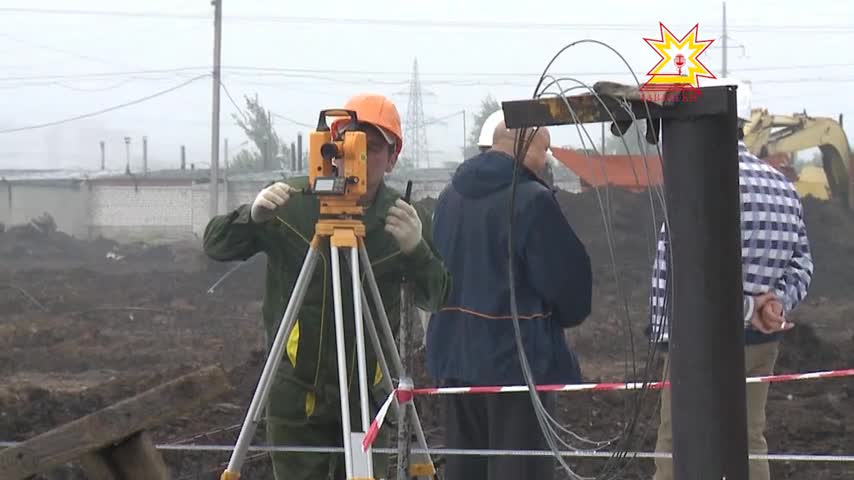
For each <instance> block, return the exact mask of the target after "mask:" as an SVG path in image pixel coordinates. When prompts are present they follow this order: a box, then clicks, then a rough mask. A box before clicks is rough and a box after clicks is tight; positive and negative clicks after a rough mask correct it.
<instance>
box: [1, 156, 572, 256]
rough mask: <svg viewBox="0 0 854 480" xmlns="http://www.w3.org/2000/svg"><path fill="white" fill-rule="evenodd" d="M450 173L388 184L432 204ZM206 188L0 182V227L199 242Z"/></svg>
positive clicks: (231, 184)
mask: <svg viewBox="0 0 854 480" xmlns="http://www.w3.org/2000/svg"><path fill="white" fill-rule="evenodd" d="M560 170H565V169H558V170H556V172H555V180H556V183H557V185H558V186H559V187H560V188H562V189H564V190H568V191H571V192H578V191H580V185H579V183H578V178H577V177H575V176H573V175H567V174H566V173H564V172H561V171H560ZM452 175H453V169H430V170H423V171H418V172H411V171H410V172H406V171H400V172H395V174H393V175H389V176H387V177H386V181H387V183H388V184H389V185H390V186H391V187H393V188H395V189H397V190H399V191H400V192H401V193H403V192H404V191H405V189H406V181H407V180H409V179H412V180H413V186H412V198H413V200H416V201H417V200H421V199H423V198H427V197H432V198H436V197H438V195H439V194H440V193H441V191H442V189H444V188H445V186H446V185H447V184H448V182H449V181H450V179H451V176H452ZM266 183H267V181H266V180H230V181H228V182H227V183H224V184H223V185H221V186H220V193H219V209H220V212H228V211H231V210H232V209H234V208H236V207H237V206H238V205H240V204H243V203H251V202H252V201H253V200H254V199H255V196H256V195H257V194H258V191H259V190H260V189H261V188H263V186H264V185H265V184H266ZM209 202H210V185H209V184H207V183H200V184H190V183H189V182H188V181H185V182H177V181H172V182H163V184H151V183H149V184H145V182H140V183H138V184H134V183H133V182H132V181H115V182H112V181H111V182H105V181H94V182H91V183H88V182H85V181H52V182H46V181H42V182H15V183H9V182H0V222H2V223H5V224H16V223H25V222H27V221H29V220H30V219H31V218H33V217H37V216H39V215H41V214H42V213H45V212H47V213H49V214H51V215H52V216H53V217H54V219H55V221H56V223H57V227H58V228H59V229H60V230H61V231H64V232H66V233H69V234H71V235H75V236H78V237H81V238H86V237H88V238H95V237H97V236H104V237H107V238H112V239H115V240H118V241H135V240H143V241H148V242H155V243H156V242H170V241H175V240H187V239H191V240H192V239H196V240H197V239H200V238H201V237H202V236H203V234H204V230H205V227H206V226H207V223H208V221H209V219H210V213H209V209H210V203H209Z"/></svg>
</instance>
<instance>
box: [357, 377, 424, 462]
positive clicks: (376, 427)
mask: <svg viewBox="0 0 854 480" xmlns="http://www.w3.org/2000/svg"><path fill="white" fill-rule="evenodd" d="M414 386H415V384H414V383H413V381H412V379H411V378H408V377H404V378H401V379H400V383H399V384H398V387H397V388H396V389H395V390H394V391H393V392H391V394H390V395H389V396H388V398H387V399H386V400H385V403H383V406H382V407H380V411H379V412H377V416H376V417H375V418H374V421H373V422H371V426H370V427H369V428H368V431H367V432H365V438H363V439H362V451H363V452H367V451H368V449H369V448H371V445H373V443H374V440H376V438H377V435H378V434H379V433H380V428H381V427H382V426H383V422H384V421H385V416H386V414H387V413H388V407H390V406H391V401H392V399H393V398H394V397H397V404H398V405H401V406H402V405H403V404H405V403H408V402H411V401H412V398H413V397H414Z"/></svg>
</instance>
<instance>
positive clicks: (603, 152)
mask: <svg viewBox="0 0 854 480" xmlns="http://www.w3.org/2000/svg"><path fill="white" fill-rule="evenodd" d="M599 155H602V156H604V155H605V122H602V150H601V151H600V152H599Z"/></svg>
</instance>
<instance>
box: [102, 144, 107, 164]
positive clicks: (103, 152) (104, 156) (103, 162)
mask: <svg viewBox="0 0 854 480" xmlns="http://www.w3.org/2000/svg"><path fill="white" fill-rule="evenodd" d="M106 164H107V158H106V153H105V150H104V141H103V140H101V171H103V170H104V169H105V168H106Z"/></svg>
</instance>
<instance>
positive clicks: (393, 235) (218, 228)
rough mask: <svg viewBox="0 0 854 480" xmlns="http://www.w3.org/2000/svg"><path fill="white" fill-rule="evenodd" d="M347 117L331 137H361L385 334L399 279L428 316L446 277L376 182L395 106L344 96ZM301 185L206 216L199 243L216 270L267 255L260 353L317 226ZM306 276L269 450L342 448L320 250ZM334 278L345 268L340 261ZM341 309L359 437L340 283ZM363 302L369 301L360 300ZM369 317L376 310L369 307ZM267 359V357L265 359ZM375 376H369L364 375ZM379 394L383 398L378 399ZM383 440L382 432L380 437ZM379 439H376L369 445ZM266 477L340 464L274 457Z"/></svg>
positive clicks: (326, 274)
mask: <svg viewBox="0 0 854 480" xmlns="http://www.w3.org/2000/svg"><path fill="white" fill-rule="evenodd" d="M344 108H345V109H348V110H354V111H355V112H356V115H357V119H358V123H353V122H351V121H350V120H349V119H347V120H338V121H335V122H333V123H332V125H331V130H332V132H333V135H337V134H338V133H341V132H344V131H347V130H358V131H362V132H365V134H366V136H367V193H366V194H365V195H364V197H363V198H362V199H361V200H360V203H361V204H362V205H363V206H364V207H365V213H364V216H363V218H362V220H363V222H364V225H365V229H366V237H365V244H366V249H367V251H368V255H369V256H370V258H371V260H372V263H373V269H374V273H375V275H376V280H377V283H378V286H379V289H380V293H381V296H382V299H383V303H384V305H385V307H386V312H387V315H388V318H389V321H390V322H391V323H392V325H391V326H392V329H393V330H394V331H395V332H396V331H397V328H398V325H399V316H400V313H399V312H400V287H401V278H402V276H403V275H406V276H407V278H409V279H411V281H413V283H414V295H415V302H416V304H417V305H418V306H419V307H421V308H423V309H425V310H428V311H433V310H435V309H437V308H438V306H439V305H441V304H442V303H443V302H444V300H445V297H446V294H447V289H448V283H449V276H448V273H447V271H446V269H445V268H444V266H443V265H442V262H441V261H440V260H439V258H438V257H437V256H436V255H435V253H434V250H433V247H432V227H431V224H430V217H429V216H428V215H427V214H426V213H425V212H424V211H423V210H421V209H418V208H414V207H413V206H411V205H409V204H407V203H406V202H404V201H403V200H402V199H401V195H400V193H399V192H397V191H395V190H393V189H392V188H390V187H389V186H387V185H386V184H385V182H384V175H385V174H386V173H388V172H391V171H392V169H393V168H394V166H395V163H396V162H397V159H398V154H399V153H400V150H401V147H402V145H403V138H402V133H401V127H400V117H399V115H398V112H397V109H396V107H395V105H394V104H393V103H392V102H391V101H389V100H388V99H387V98H385V97H383V96H381V95H376V94H361V95H356V96H354V97H352V98H351V99H350V100H349V101H348V102H347V103H346V105H345V106H344ZM307 186H308V178H307V177H299V178H291V179H288V180H285V181H277V182H275V183H273V184H271V185H269V186H267V187H265V188H264V189H263V190H261V191H260V193H258V196H257V197H256V198H255V200H254V202H252V204H244V205H241V206H239V207H238V208H237V209H235V210H233V211H232V212H230V213H227V214H225V215H220V216H217V217H214V218H213V219H212V220H211V221H210V223H209V224H208V226H207V228H206V230H205V235H204V248H205V252H206V253H207V255H208V256H210V257H211V258H213V259H216V260H220V261H233V260H246V259H247V258H249V257H251V256H253V255H255V254H257V253H259V252H264V253H266V254H267V278H266V291H265V294H264V305H263V316H264V327H265V333H266V343H267V346H268V348H269V346H270V345H271V342H272V341H273V339H274V337H275V335H276V332H277V330H278V327H279V323H280V322H281V319H282V316H283V315H284V311H285V307H286V306H287V303H288V300H289V298H290V296H291V293H292V289H293V287H294V284H295V281H296V278H297V275H298V274H299V271H300V269H301V266H302V263H303V260H304V258H305V255H306V252H307V249H308V247H309V242H310V240H311V239H312V236H313V235H314V230H315V224H316V222H317V221H318V213H319V203H318V198H317V197H315V196H311V195H303V194H301V193H299V190H300V189H302V188H305V187H307ZM320 253H321V255H322V257H321V259H319V261H318V262H317V268H316V270H315V274H314V276H313V277H312V279H311V283H310V286H309V288H308V290H307V293H306V294H305V299H304V301H303V306H302V308H301V309H300V311H299V314H298V317H297V323H296V325H295V327H294V329H293V330H292V333H291V335H290V337H289V338H288V340H287V348H286V351H287V358H284V359H283V361H282V362H281V366H280V368H279V370H278V372H277V375H276V380H275V382H274V384H273V385H272V387H271V391H270V396H269V401H268V405H267V417H266V423H267V438H268V442H269V443H270V444H273V445H290V446H312V447H333V446H339V447H340V446H342V444H343V442H342V424H341V415H340V412H341V410H340V400H339V393H338V392H339V389H338V365H337V354H336V342H335V329H334V309H333V307H334V304H333V294H332V269H331V261H330V259H329V250H328V248H327V249H326V250H325V251H324V250H321V252H320ZM341 264H342V265H344V267H342V273H344V272H346V271H347V267H346V265H349V263H348V262H347V259H346V258H343V256H342V259H341ZM341 288H342V306H343V311H344V324H345V329H346V334H345V336H346V339H347V358H348V359H349V360H348V361H347V363H348V364H349V365H353V369H352V370H351V371H349V372H348V373H347V374H348V378H349V379H350V381H351V382H353V383H352V385H353V388H351V389H350V399H351V409H350V411H351V412H353V414H352V415H351V418H352V420H353V421H352V423H353V425H352V430H353V431H360V430H361V429H363V428H364V429H367V426H361V425H360V423H361V422H360V417H359V415H358V413H357V412H359V388H357V385H358V383H356V382H358V373H357V371H356V369H355V362H356V359H355V351H356V349H355V342H353V341H351V340H352V339H353V338H355V327H354V320H353V312H352V310H353V297H352V296H353V292H352V285H351V283H350V282H348V281H343V280H342V282H341ZM368 297H369V298H371V296H370V295H368ZM369 303H370V308H371V310H372V314H373V317H374V318H378V316H377V313H376V312H377V310H376V306H375V305H374V304H373V301H370V302H369ZM268 351H269V350H268ZM367 357H368V358H367V365H368V369H369V373H370V374H372V375H371V378H372V379H373V380H374V382H373V386H372V388H373V389H379V383H380V380H381V378H382V376H381V374H380V371H379V366H378V364H377V359H376V355H375V354H374V352H373V348H372V346H371V344H370V342H368V355H367ZM374 372H376V376H373V374H374ZM383 393H385V392H383ZM383 393H381V392H379V391H378V390H375V391H374V392H373V394H372V395H371V402H372V408H373V413H372V414H375V413H376V407H377V404H378V403H382V401H383V400H384V399H385V396H381V395H383ZM384 431H387V429H384ZM379 442H381V440H379V439H378V444H377V446H380V443H379ZM272 459H273V471H274V475H275V478H276V479H279V480H285V479H287V480H302V479H306V480H307V479H320V478H324V479H325V478H333V479H343V478H344V458H343V455H330V454H324V453H273V454H272ZM375 462H376V463H375V472H376V473H377V475H378V477H384V476H385V475H384V473H385V470H384V468H385V465H386V462H387V458H384V457H379V456H377V458H376V459H375Z"/></svg>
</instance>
